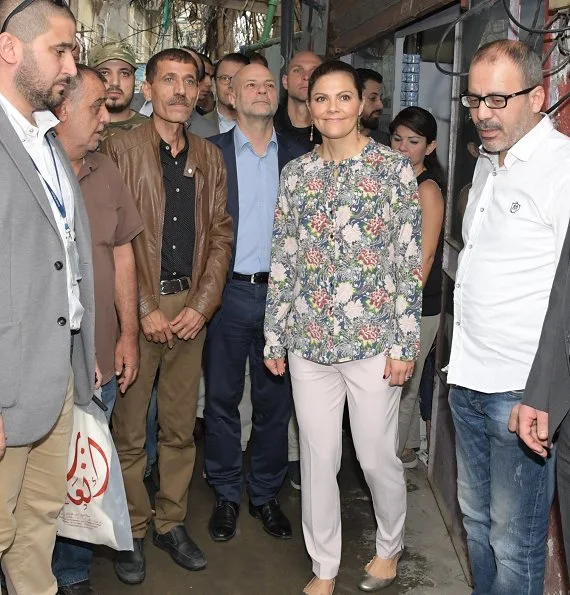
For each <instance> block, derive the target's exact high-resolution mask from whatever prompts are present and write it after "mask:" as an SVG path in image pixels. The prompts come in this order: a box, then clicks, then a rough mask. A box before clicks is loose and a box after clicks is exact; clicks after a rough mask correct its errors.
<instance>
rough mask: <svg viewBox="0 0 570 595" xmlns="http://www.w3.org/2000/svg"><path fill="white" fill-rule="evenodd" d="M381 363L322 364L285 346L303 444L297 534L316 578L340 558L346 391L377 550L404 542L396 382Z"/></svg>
mask: <svg viewBox="0 0 570 595" xmlns="http://www.w3.org/2000/svg"><path fill="white" fill-rule="evenodd" d="M385 364H386V358H385V357H384V356H383V355H377V356H375V357H371V358H368V359H364V360H358V361H352V362H345V363H342V364H332V365H330V366H326V365H322V364H317V363H315V362H311V361H309V360H306V359H304V358H301V357H299V356H297V355H295V354H292V353H289V369H290V371H291V380H292V383H293V399H294V401H295V409H296V412H297V420H298V422H299V441H300V446H301V495H302V517H303V519H302V520H303V535H304V537H305V545H306V547H307V551H308V552H309V555H310V557H311V558H312V560H313V572H314V573H315V575H316V576H318V577H319V578H323V579H330V578H334V577H335V576H336V575H337V573H338V569H339V565H340V554H341V524H340V519H341V515H340V497H339V489H338V483H337V474H338V472H339V469H340V463H341V456H342V415H343V411H344V403H345V399H346V398H347V397H348V408H349V411H350V424H351V428H352V437H353V441H354V447H355V449H356V455H357V457H358V460H359V462H360V466H361V467H362V471H363V473H364V477H365V479H366V483H367V484H368V487H369V488H370V491H371V493H372V502H373V505H374V513H375V516H376V523H377V526H378V528H377V531H376V554H377V555H379V556H381V557H382V558H392V557H393V556H395V555H396V554H398V553H399V552H400V551H401V550H402V548H403V537H404V522H405V519H406V482H405V479H404V468H403V467H402V463H401V461H400V459H398V457H397V456H396V446H397V442H398V436H397V432H398V404H399V402H400V393H401V388H400V387H392V386H389V385H388V381H387V380H384V379H383V378H382V375H383V372H384V367H385Z"/></svg>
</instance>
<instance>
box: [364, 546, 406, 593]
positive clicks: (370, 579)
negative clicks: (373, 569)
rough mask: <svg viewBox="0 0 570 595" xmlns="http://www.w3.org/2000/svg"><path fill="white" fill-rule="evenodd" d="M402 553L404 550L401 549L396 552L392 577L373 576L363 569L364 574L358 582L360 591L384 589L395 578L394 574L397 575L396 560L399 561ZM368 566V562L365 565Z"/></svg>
mask: <svg viewBox="0 0 570 595" xmlns="http://www.w3.org/2000/svg"><path fill="white" fill-rule="evenodd" d="M403 553H404V550H401V551H400V552H398V554H396V573H395V574H394V576H393V577H390V578H380V577H377V576H374V575H373V574H370V573H369V572H368V571H367V570H364V576H363V577H362V579H361V580H360V582H359V583H358V588H359V589H360V590H361V591H366V592H367V593H373V592H374V591H380V590H382V589H385V588H386V587H389V586H390V585H391V584H392V583H393V582H394V581H395V580H396V576H397V572H398V562H399V561H400V558H401V557H402V554H403ZM373 560H374V558H373V559H372V560H371V561H370V564H371V563H372V561H373ZM392 560H393V558H392ZM368 566H369V564H368V565H367V566H366V568H368Z"/></svg>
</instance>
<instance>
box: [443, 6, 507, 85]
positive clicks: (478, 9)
mask: <svg viewBox="0 0 570 595" xmlns="http://www.w3.org/2000/svg"><path fill="white" fill-rule="evenodd" d="M498 1H499V0H484V2H481V4H478V5H477V6H474V7H473V8H471V9H470V10H468V11H467V12H464V13H463V14H462V15H461V16H460V17H459V18H457V19H456V20H455V21H453V23H451V24H450V25H449V26H448V27H447V29H446V30H445V31H444V33H443V35H442V37H441V39H440V40H439V43H438V44H437V48H436V50H435V58H434V62H435V67H436V68H437V69H438V70H439V71H440V72H442V73H443V74H446V75H448V76H468V75H469V73H468V72H455V71H453V70H446V69H445V68H443V66H442V65H441V63H440V61H439V54H440V53H441V48H442V47H443V43H444V41H445V40H446V38H447V36H448V35H449V34H450V33H451V32H452V31H453V30H454V29H455V26H456V25H458V24H459V23H461V22H462V21H464V20H465V19H466V18H467V17H470V16H473V15H476V14H478V13H480V12H482V11H483V10H485V9H486V8H490V7H491V6H493V5H494V4H496V3H497V2H498Z"/></svg>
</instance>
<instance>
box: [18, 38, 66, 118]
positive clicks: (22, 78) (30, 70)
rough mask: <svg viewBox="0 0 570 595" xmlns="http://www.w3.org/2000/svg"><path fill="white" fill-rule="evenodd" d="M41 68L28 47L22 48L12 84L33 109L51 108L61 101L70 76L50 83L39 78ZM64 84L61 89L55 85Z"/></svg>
mask: <svg viewBox="0 0 570 595" xmlns="http://www.w3.org/2000/svg"><path fill="white" fill-rule="evenodd" d="M40 73H41V69H40V67H39V66H38V63H37V61H36V59H35V57H34V55H33V54H32V52H30V51H29V50H28V49H24V58H23V60H22V62H21V64H20V66H19V67H18V70H17V71H16V75H15V77H14V84H15V85H16V88H17V89H18V91H19V92H20V93H21V94H22V96H23V97H24V98H25V99H26V101H27V102H28V103H29V104H30V105H31V106H32V109H33V110H34V111H39V110H53V109H55V108H56V107H58V106H59V105H61V104H62V103H63V100H64V99H65V94H66V92H67V90H68V87H69V83H70V80H71V78H70V77H68V76H65V77H60V78H58V79H56V80H55V81H54V82H53V83H52V84H51V85H49V83H47V82H46V81H45V79H42V78H41V74H40ZM57 84H63V85H65V86H64V88H63V89H62V90H61V91H56V90H55V85H57Z"/></svg>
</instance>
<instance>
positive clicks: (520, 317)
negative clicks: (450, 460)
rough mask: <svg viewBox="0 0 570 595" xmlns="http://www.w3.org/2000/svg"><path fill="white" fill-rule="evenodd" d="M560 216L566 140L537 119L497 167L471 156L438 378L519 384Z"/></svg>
mask: <svg viewBox="0 0 570 595" xmlns="http://www.w3.org/2000/svg"><path fill="white" fill-rule="evenodd" d="M569 219H570V139H569V138H568V137H567V136H565V135H563V134H561V133H559V132H557V131H556V130H555V129H554V128H553V126H552V123H551V121H550V119H549V118H548V117H547V116H543V118H542V120H541V121H540V123H539V124H537V125H536V126H535V127H534V128H533V129H532V130H531V131H530V132H528V133H527V134H526V135H525V136H524V137H523V138H522V139H521V140H519V141H518V142H517V143H516V144H515V145H514V146H513V147H512V148H511V149H509V151H508V152H507V154H506V156H505V162H504V165H503V166H502V167H499V163H498V156H497V155H491V154H487V153H485V152H484V151H482V152H481V156H480V157H479V160H478V162H477V166H476V168H475V173H474V174H473V186H472V188H471V190H470V192H469V200H468V203H467V209H466V211H465V216H464V218H463V240H464V243H465V245H464V248H463V250H462V251H461V254H460V255H459V265H458V269H457V273H456V283H455V302H454V306H455V312H454V327H453V342H452V348H451V358H450V363H449V368H448V378H447V379H448V382H449V383H450V384H456V385H459V386H463V387H466V388H470V389H473V390H477V391H480V392H484V393H497V392H506V391H509V390H518V389H522V388H524V387H525V384H526V381H527V378H528V374H529V372H530V367H531V364H532V361H533V359H534V356H535V353H536V350H537V347H538V340H539V338H540V332H541V329H542V323H543V321H544V316H545V313H546V308H547V306H548V299H549V295H550V290H551V288H552V282H553V279H554V273H555V270H556V266H557V263H558V259H559V256H560V251H561V250H562V244H563V242H564V237H565V235H566V230H567V228H568V221H569Z"/></svg>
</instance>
